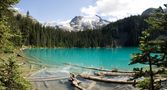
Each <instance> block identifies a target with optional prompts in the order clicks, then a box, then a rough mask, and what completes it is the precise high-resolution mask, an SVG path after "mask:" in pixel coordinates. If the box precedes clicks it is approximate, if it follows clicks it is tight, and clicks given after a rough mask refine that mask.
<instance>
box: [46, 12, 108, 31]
mask: <svg viewBox="0 0 167 90" xmlns="http://www.w3.org/2000/svg"><path fill="white" fill-rule="evenodd" d="M109 23H110V22H109V21H107V20H104V19H102V18H101V17H100V16H97V15H96V16H75V17H74V18H73V19H72V20H68V21H66V22H60V23H57V22H49V23H45V24H44V25H45V26H53V27H55V28H56V29H61V30H67V31H84V30H93V29H99V28H101V27H103V26H106V25H107V24H109Z"/></svg>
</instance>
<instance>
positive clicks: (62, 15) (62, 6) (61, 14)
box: [16, 0, 93, 21]
mask: <svg viewBox="0 0 167 90" xmlns="http://www.w3.org/2000/svg"><path fill="white" fill-rule="evenodd" d="M92 4H93V0H21V1H20V2H19V3H18V4H17V6H16V7H17V8H19V9H20V10H21V12H23V13H25V12H27V11H29V12H30V15H32V16H33V17H34V18H36V19H38V20H40V21H53V20H58V21H61V20H68V19H71V18H73V17H74V16H76V15H82V13H80V9H81V8H82V7H83V6H87V5H92Z"/></svg>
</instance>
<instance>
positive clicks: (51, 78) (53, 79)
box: [28, 77, 68, 82]
mask: <svg viewBox="0 0 167 90" xmlns="http://www.w3.org/2000/svg"><path fill="white" fill-rule="evenodd" d="M61 79H68V77H50V78H29V79H28V81H29V82H43V81H55V80H61Z"/></svg>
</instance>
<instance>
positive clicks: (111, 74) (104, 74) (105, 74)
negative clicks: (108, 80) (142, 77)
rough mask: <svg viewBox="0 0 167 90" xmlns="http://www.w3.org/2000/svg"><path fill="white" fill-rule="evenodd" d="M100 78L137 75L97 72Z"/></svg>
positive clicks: (132, 74)
mask: <svg viewBox="0 0 167 90" xmlns="http://www.w3.org/2000/svg"><path fill="white" fill-rule="evenodd" d="M95 74H96V75H98V76H134V75H135V73H120V72H97V73H95Z"/></svg>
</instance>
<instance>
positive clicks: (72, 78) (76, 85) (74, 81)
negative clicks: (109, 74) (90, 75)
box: [69, 73, 86, 90]
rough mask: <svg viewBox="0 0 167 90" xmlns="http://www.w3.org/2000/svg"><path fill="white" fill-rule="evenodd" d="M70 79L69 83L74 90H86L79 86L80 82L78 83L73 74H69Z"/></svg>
mask: <svg viewBox="0 0 167 90" xmlns="http://www.w3.org/2000/svg"><path fill="white" fill-rule="evenodd" d="M70 75H71V76H70V79H69V81H71V83H72V85H74V86H75V87H76V88H78V89H80V90H86V89H85V88H83V87H81V86H80V85H79V84H80V83H81V81H79V80H78V79H76V76H75V74H73V73H70Z"/></svg>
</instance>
